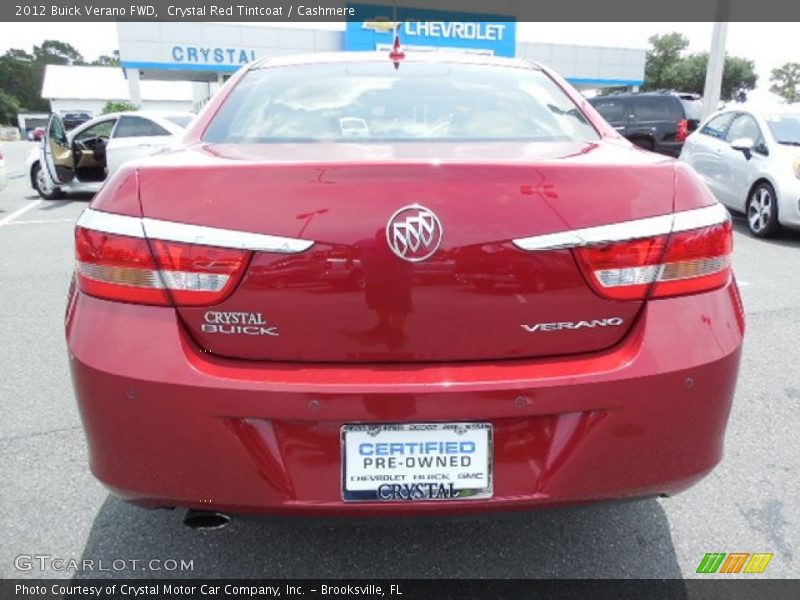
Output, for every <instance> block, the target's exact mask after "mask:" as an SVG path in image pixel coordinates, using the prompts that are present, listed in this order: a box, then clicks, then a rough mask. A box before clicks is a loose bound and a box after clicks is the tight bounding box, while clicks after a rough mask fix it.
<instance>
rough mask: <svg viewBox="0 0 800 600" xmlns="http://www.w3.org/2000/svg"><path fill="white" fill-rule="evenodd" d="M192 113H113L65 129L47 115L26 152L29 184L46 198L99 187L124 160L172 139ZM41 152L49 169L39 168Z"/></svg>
mask: <svg viewBox="0 0 800 600" xmlns="http://www.w3.org/2000/svg"><path fill="white" fill-rule="evenodd" d="M193 116H194V115H192V114H191V113H184V112H175V113H170V112H164V113H162V112H151V111H137V112H121V113H112V114H108V115H103V116H101V117H97V118H96V119H92V120H91V121H87V122H86V123H84V124H83V125H81V126H79V127H76V128H75V129H74V130H72V131H71V132H69V133H66V130H65V127H64V124H63V123H62V121H61V119H60V118H59V117H58V116H57V115H51V117H50V120H49V121H48V124H47V129H46V131H47V134H46V135H45V137H44V143H43V144H42V145H41V146H38V147H36V148H34V149H33V150H31V153H30V154H29V155H28V159H27V172H28V174H29V175H30V181H31V186H32V187H33V189H35V190H36V191H37V192H39V195H40V196H41V197H42V198H45V199H47V200H55V199H58V198H62V197H63V196H64V195H65V194H67V193H71V192H84V193H85V192H88V193H94V192H97V190H99V189H100V187H101V186H102V185H103V182H104V181H105V180H106V178H107V176H108V175H109V174H111V173H114V171H116V170H117V169H118V168H119V167H120V165H122V163H124V162H126V161H128V160H133V159H135V158H139V157H142V156H147V155H150V154H154V153H155V152H158V151H159V150H161V149H162V148H164V147H165V146H167V145H169V144H171V143H173V142H174V141H175V140H176V139H177V137H178V136H179V135H180V134H181V133H183V130H184V128H185V127H186V125H188V123H189V122H190V121H191V119H192V117H193ZM45 155H46V156H47V157H48V158H49V160H50V164H52V165H53V166H52V167H51V168H50V169H43V168H42V165H44V164H45V160H44V157H45Z"/></svg>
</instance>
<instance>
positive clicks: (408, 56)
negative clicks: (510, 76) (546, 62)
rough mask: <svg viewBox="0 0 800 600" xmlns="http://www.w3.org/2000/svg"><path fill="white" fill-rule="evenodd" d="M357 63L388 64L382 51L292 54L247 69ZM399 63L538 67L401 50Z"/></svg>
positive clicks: (517, 60)
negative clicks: (403, 55)
mask: <svg viewBox="0 0 800 600" xmlns="http://www.w3.org/2000/svg"><path fill="white" fill-rule="evenodd" d="M359 62H362V63H363V62H375V63H379V62H389V53H388V52H386V51H375V52H320V53H315V54H294V55H291V56H279V57H274V58H264V59H261V60H258V61H255V62H254V63H251V64H250V67H249V68H250V69H251V70H254V69H261V68H265V67H289V66H301V65H303V66H306V65H313V64H320V65H324V64H337V63H345V64H347V63H359ZM402 62H412V63H432V64H436V63H440V64H445V63H446V64H454V63H455V64H468V65H490V66H503V67H516V68H527V69H530V68H534V69H540V68H541V67H540V66H539V65H538V64H537V63H536V62H534V61H531V60H527V59H520V58H506V57H502V56H493V55H488V54H478V53H476V52H450V51H447V52H437V51H427V50H405V58H404V59H403V60H402Z"/></svg>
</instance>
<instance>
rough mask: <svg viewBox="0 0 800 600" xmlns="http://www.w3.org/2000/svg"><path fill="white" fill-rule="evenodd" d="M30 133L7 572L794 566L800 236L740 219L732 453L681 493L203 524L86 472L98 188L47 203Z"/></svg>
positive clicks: (5, 360) (11, 270)
mask: <svg viewBox="0 0 800 600" xmlns="http://www.w3.org/2000/svg"><path fill="white" fill-rule="evenodd" d="M31 147H32V144H31V143H28V142H15V143H5V144H4V146H3V151H4V154H5V155H6V159H7V166H8V170H9V177H10V180H9V185H8V187H7V188H6V189H5V190H4V191H2V192H0V298H1V299H2V302H1V303H0V307H1V310H0V340H2V345H0V348H2V352H0V407H1V408H2V416H3V418H2V419H0V461H2V465H3V466H2V472H3V477H2V478H0V486H2V491H1V492H0V531H2V532H3V533H2V538H3V540H4V542H3V544H2V545H1V547H0V577H4V578H12V577H42V576H49V577H73V576H74V575H75V574H74V573H73V572H70V571H63V570H54V569H53V568H48V569H45V570H44V571H41V570H39V568H38V566H36V567H34V568H32V569H31V570H27V571H20V570H18V569H17V568H16V567H15V557H18V556H20V555H34V554H36V555H47V556H50V557H52V558H63V559H67V560H69V559H91V560H94V561H100V560H102V561H103V562H104V563H105V564H106V565H108V564H111V562H112V561H114V560H115V559H123V560H125V561H128V562H129V563H130V561H133V560H139V561H142V562H145V561H149V560H151V559H154V558H155V559H162V560H166V559H175V560H178V561H180V560H181V559H183V560H187V561H188V560H190V561H192V564H193V569H191V570H187V571H183V572H172V571H166V570H163V569H162V570H158V571H157V570H151V569H147V568H142V566H141V564H139V565H138V566H133V565H130V566H126V567H125V568H124V569H123V570H121V571H94V572H88V571H87V572H83V573H80V574H79V575H78V576H80V577H109V576H120V575H121V576H131V577H160V576H180V577H243V578H244V577H391V578H393V577H609V578H618V577H641V578H673V577H692V576H695V570H696V568H697V565H698V564H699V562H700V560H701V559H702V558H703V556H704V554H705V553H706V552H726V553H727V552H771V553H774V558H773V559H772V562H771V563H770V565H769V566H768V568H767V570H766V572H765V573H764V574H763V575H762V576H763V577H800V451H799V450H800V442H799V441H798V432H800V366H799V363H800V341H799V340H800V233H789V232H787V233H784V234H783V236H782V237H781V238H780V239H777V240H771V241H762V240H757V239H754V238H752V237H750V236H749V235H748V234H747V233H746V228H745V225H744V223H743V222H742V221H741V220H737V221H736V222H735V228H736V234H735V236H736V237H735V254H734V268H735V271H736V274H737V277H738V278H739V280H740V282H741V285H742V296H743V300H744V304H745V308H746V312H747V318H748V324H747V326H748V331H747V337H746V342H745V349H744V355H743V359H742V367H741V372H740V377H739V385H738V389H737V394H736V400H735V404H734V408H733V412H732V415H731V421H730V424H729V428H728V436H727V443H726V449H725V458H724V460H723V462H722V464H721V465H720V466H719V467H718V468H717V469H716V470H715V471H714V472H713V473H712V474H711V475H710V476H709V477H707V478H706V479H705V480H703V481H702V482H701V483H699V484H698V485H696V486H695V487H693V488H692V489H690V490H689V491H687V492H685V493H683V494H681V495H679V496H677V497H674V498H669V499H658V500H645V501H640V502H632V503H620V504H603V505H594V506H586V507H580V508H571V509H559V510H546V511H537V512H530V513H524V514H512V515H505V516H502V517H490V518H470V519H458V520H430V519H426V520H423V521H410V522H405V521H400V522H398V521H377V522H376V521H366V522H364V521H360V522H354V521H345V522H336V521H302V520H295V519H293V520H269V521H250V520H234V521H233V522H232V524H231V525H230V526H228V527H227V528H225V529H222V530H219V531H209V532H198V531H193V530H189V529H187V528H185V527H184V526H183V525H182V524H181V519H182V516H183V514H182V512H180V511H171V512H170V511H155V512H151V511H145V510H142V509H138V508H134V507H132V506H128V505H126V504H124V503H122V502H120V501H118V500H116V499H115V498H114V497H112V496H110V495H109V494H108V493H107V492H106V491H105V489H104V488H103V487H102V486H101V485H100V484H99V483H97V482H96V481H95V480H94V478H93V477H92V475H91V474H90V472H89V468H88V465H87V458H86V447H85V442H84V438H83V432H82V430H81V426H80V420H79V417H78V412H77V409H76V406H75V403H74V401H73V397H72V388H71V383H70V379H69V374H68V370H67V359H66V349H65V344H64V339H63V322H62V319H63V311H64V304H65V297H66V292H67V287H68V285H69V280H70V277H71V271H72V262H73V259H72V227H73V223H74V221H75V219H76V218H77V217H78V215H79V214H80V212H81V211H82V210H83V208H84V207H85V206H86V205H87V203H88V201H89V199H90V198H88V197H78V198H74V197H73V198H70V199H68V200H61V201H52V202H49V201H42V200H39V197H38V195H36V193H35V192H34V191H33V190H32V189H31V188H30V184H29V181H28V179H27V177H26V175H25V174H24V172H23V168H24V160H25V156H26V155H27V153H28V151H29V150H30V148H31ZM679 450H680V449H676V451H679ZM796 553H797V554H796ZM740 576H741V575H740ZM706 577H707V576H706ZM727 577H731V576H727Z"/></svg>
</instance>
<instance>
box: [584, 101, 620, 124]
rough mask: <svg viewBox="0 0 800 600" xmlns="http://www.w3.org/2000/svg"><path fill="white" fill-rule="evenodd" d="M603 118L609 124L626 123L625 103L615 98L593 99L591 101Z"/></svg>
mask: <svg viewBox="0 0 800 600" xmlns="http://www.w3.org/2000/svg"><path fill="white" fill-rule="evenodd" d="M589 102H591V103H592V106H594V107H595V108H596V109H597V112H599V113H600V114H601V115H602V116H603V118H604V119H605V120H606V121H608V122H609V123H613V122H618V121H624V120H625V117H626V116H627V115H626V114H625V102H624V101H623V100H619V99H614V98H592V99H591V100H589Z"/></svg>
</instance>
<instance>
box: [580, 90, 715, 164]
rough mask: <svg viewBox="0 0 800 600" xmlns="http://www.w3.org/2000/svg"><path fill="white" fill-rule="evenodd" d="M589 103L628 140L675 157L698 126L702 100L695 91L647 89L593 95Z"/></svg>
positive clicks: (647, 148) (641, 146)
mask: <svg viewBox="0 0 800 600" xmlns="http://www.w3.org/2000/svg"><path fill="white" fill-rule="evenodd" d="M589 102H590V103H591V104H592V106H594V107H595V109H597V112H599V113H600V114H601V115H603V118H604V119H605V120H606V121H608V122H609V124H610V125H611V126H612V127H614V129H616V130H617V131H618V132H620V133H621V134H622V135H624V136H625V137H626V138H628V139H629V140H630V141H631V142H633V143H634V144H636V145H637V146H639V147H640V148H644V149H645V150H651V151H654V152H660V153H661V154H666V155H668V156H678V155H679V154H680V153H681V147H682V146H683V142H684V141H685V140H686V138H687V137H688V136H689V134H690V133H691V132H692V131H694V130H695V129H696V128H697V125H698V123H699V122H700V117H701V115H702V101H701V99H700V96H698V95H697V94H686V93H678V92H646V93H626V94H612V95H610V96H595V97H594V98H590V99H589Z"/></svg>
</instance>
